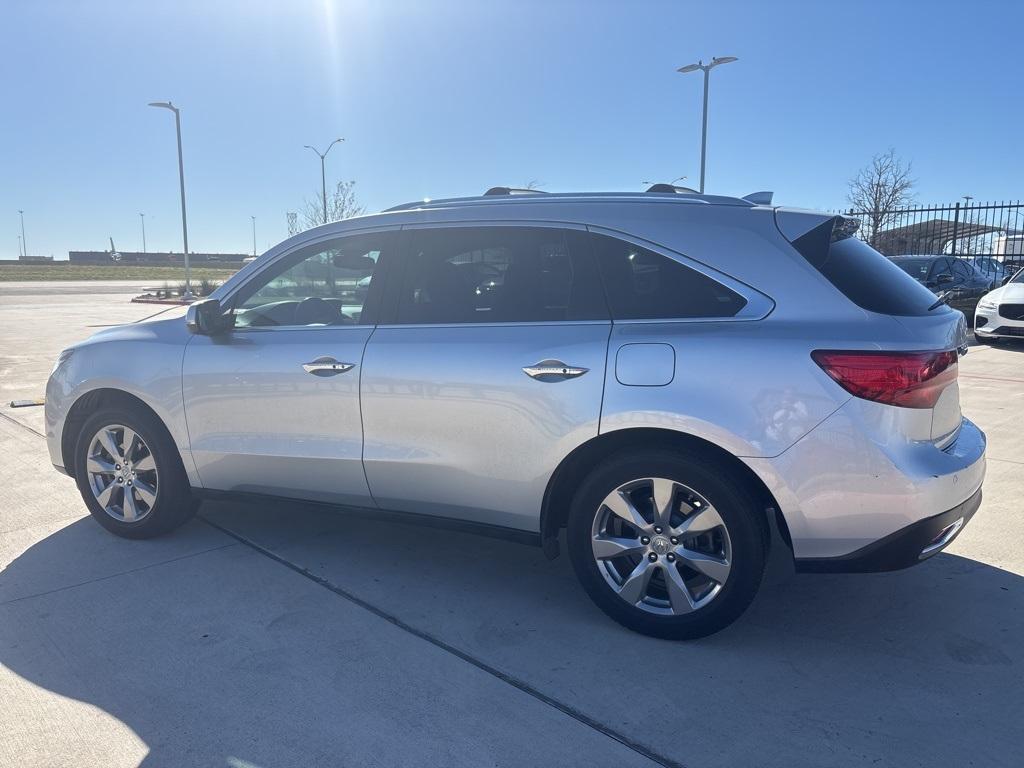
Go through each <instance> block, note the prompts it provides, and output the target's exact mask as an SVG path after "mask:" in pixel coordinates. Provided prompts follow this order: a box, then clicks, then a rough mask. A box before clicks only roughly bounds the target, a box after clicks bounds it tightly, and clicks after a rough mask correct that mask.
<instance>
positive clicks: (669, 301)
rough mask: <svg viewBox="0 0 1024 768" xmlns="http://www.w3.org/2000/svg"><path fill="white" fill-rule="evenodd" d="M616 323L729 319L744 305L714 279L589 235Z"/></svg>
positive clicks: (620, 242) (621, 242) (618, 242)
mask: <svg viewBox="0 0 1024 768" xmlns="http://www.w3.org/2000/svg"><path fill="white" fill-rule="evenodd" d="M592 237H593V243H594V252H595V254H596V256H597V262H598V264H599V265H600V268H601V275H602V277H603V278H604V285H605V290H606V291H607V293H608V304H609V306H610V307H611V311H612V317H613V318H615V319H616V320H655V319H672V318H694V317H708V318H713V317H720V318H721V317H732V316H734V315H735V314H736V313H737V312H739V311H740V310H741V309H743V307H744V306H745V305H746V303H747V301H746V299H744V298H743V297H742V296H740V295H739V294H738V293H736V292H735V291H732V290H730V289H729V288H726V287H725V286H724V285H722V284H721V283H719V282H718V281H716V280H713V279H711V278H710V277H707V276H706V275H703V274H701V273H700V272H698V271H696V270H695V269H691V268H689V267H686V266H684V265H682V264H680V263H679V262H678V261H675V260H673V259H670V258H668V257H667V256H662V255H661V254H660V253H655V252H654V251H650V250H648V249H646V248H641V247H639V246H636V245H633V244H632V243H627V242H626V241H624V240H619V239H617V238H614V237H608V236H606V235H596V234H595V235H592Z"/></svg>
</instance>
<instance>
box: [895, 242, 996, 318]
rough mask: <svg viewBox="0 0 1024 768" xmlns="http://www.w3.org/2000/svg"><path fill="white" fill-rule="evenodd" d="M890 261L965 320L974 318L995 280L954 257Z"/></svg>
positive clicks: (899, 257)
mask: <svg viewBox="0 0 1024 768" xmlns="http://www.w3.org/2000/svg"><path fill="white" fill-rule="evenodd" d="M891 259H892V262H893V263H894V264H895V265H896V266H898V267H899V268H900V269H902V270H903V271H904V272H906V273H907V274H908V275H910V276H911V277H912V278H914V279H915V280H917V281H918V282H919V283H921V284H922V285H923V286H924V287H925V288H927V289H928V290H930V291H932V292H933V293H935V295H936V296H941V295H945V296H946V302H947V303H948V304H949V305H950V306H951V307H953V308H954V309H959V310H960V311H961V312H963V313H964V315H965V316H966V317H974V308H975V307H976V306H977V305H978V301H979V300H980V299H981V297H982V296H984V295H985V294H986V293H988V292H989V291H990V290H992V287H993V285H998V284H999V281H996V280H994V279H993V278H992V277H991V276H989V275H986V274H984V273H983V272H981V271H980V270H978V269H977V268H976V267H975V266H974V265H973V264H971V262H969V261H966V260H964V259H958V258H956V257H954V256H892V257H891Z"/></svg>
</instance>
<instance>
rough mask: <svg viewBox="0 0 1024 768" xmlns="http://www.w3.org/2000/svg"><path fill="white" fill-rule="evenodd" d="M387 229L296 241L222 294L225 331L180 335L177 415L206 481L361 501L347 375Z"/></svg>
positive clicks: (356, 359)
mask: <svg viewBox="0 0 1024 768" xmlns="http://www.w3.org/2000/svg"><path fill="white" fill-rule="evenodd" d="M398 235H399V233H398V232H397V231H379V232H366V233H362V234H354V235H349V236H345V237H335V238H330V239H327V240H320V241H318V242H316V243H313V244H311V245H308V246H305V247H300V248H299V249H297V250H296V251H294V252H293V253H291V254H287V255H285V256H283V257H282V258H281V259H279V260H278V261H277V262H275V263H274V264H273V265H271V266H269V267H268V268H266V269H264V270H262V271H261V272H260V273H257V274H255V275H254V276H253V277H252V278H251V279H250V280H249V281H248V282H247V283H246V284H245V285H244V286H242V287H241V288H240V289H239V290H238V291H237V292H236V293H235V294H234V295H233V296H231V297H229V298H227V299H226V300H227V301H228V302H229V303H230V304H231V306H232V307H233V313H234V315H235V320H236V327H235V328H234V329H233V330H232V331H231V332H229V333H227V334H224V335H219V336H196V337H194V338H193V339H192V340H191V342H190V343H189V344H188V346H187V347H186V351H185V359H184V365H183V373H182V385H183V393H184V405H185V415H186V420H187V424H188V433H189V441H190V445H191V451H192V456H193V458H194V460H195V464H196V469H197V470H198V472H199V476H200V478H201V480H202V482H203V485H204V486H205V487H206V488H210V489H216V490H224V491H246V492H256V493H267V494H275V495H280V496H288V497H292V498H301V499H312V500H321V501H329V502H336V503H344V504H354V505H372V500H371V498H370V493H369V489H368V488H367V485H366V478H365V475H364V474H363V468H362V440H363V434H362V423H361V420H360V414H359V376H360V373H361V365H362V359H363V350H364V348H365V346H366V342H367V340H368V339H369V338H370V335H371V333H372V332H373V327H374V325H373V322H374V317H373V312H374V308H375V305H376V304H377V303H378V293H379V291H380V283H381V277H382V270H383V269H386V262H387V259H388V256H389V255H390V253H391V251H392V248H393V246H394V244H395V243H396V242H397V238H398Z"/></svg>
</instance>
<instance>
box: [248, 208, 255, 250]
mask: <svg viewBox="0 0 1024 768" xmlns="http://www.w3.org/2000/svg"><path fill="white" fill-rule="evenodd" d="M249 218H250V219H252V255H253V256H255V255H256V217H255V216H250V217H249Z"/></svg>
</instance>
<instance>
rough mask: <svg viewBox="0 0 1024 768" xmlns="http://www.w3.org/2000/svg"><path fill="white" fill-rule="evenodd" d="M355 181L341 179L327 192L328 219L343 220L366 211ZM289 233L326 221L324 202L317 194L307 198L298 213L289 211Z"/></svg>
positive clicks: (310, 227)
mask: <svg viewBox="0 0 1024 768" xmlns="http://www.w3.org/2000/svg"><path fill="white" fill-rule="evenodd" d="M355 186H356V183H355V182H354V181H339V182H338V183H337V184H335V186H334V189H333V190H331V191H330V192H328V193H327V220H328V221H341V220H342V219H350V218H352V217H353V216H359V215H360V214H363V213H365V212H366V207H365V206H363V205H360V204H359V200H358V199H357V198H356V193H355ZM286 216H287V218H288V234H289V235H294V234H298V233H299V232H303V231H305V230H307V229H312V228H313V227H319V226H320V225H321V224H323V223H324V203H323V200H322V199H321V198H320V195H317V196H316V197H315V198H313V199H312V200H311V199H309V198H306V199H305V200H304V201H303V203H302V211H301V212H299V213H298V214H295V213H290V212H289V213H287V214H286Z"/></svg>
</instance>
